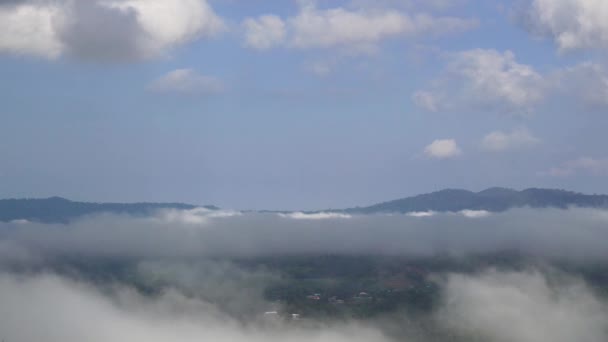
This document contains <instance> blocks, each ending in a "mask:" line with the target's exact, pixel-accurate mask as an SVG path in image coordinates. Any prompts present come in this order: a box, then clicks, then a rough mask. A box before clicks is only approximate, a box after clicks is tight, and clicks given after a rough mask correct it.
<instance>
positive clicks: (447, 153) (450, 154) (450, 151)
mask: <svg viewBox="0 0 608 342" xmlns="http://www.w3.org/2000/svg"><path fill="white" fill-rule="evenodd" d="M424 153H425V154H426V155H427V156H428V157H429V158H435V159H449V158H454V157H457V156H459V155H461V154H462V151H461V150H460V148H459V147H458V144H456V140H454V139H443V140H435V141H433V142H432V143H431V144H430V145H428V146H427V147H426V148H425V149H424Z"/></svg>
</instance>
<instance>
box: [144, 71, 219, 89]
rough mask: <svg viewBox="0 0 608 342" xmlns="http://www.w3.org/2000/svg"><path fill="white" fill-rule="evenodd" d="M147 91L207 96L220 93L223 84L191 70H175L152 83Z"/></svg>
mask: <svg viewBox="0 0 608 342" xmlns="http://www.w3.org/2000/svg"><path fill="white" fill-rule="evenodd" d="M148 90H150V91H153V92H159V93H173V94H183V95H209V94H216V93H220V92H222V91H223V90H224V84H223V83H222V81H221V80H219V79H217V78H215V77H212V76H205V75H201V74H199V73H198V72H196V71H194V70H192V69H177V70H173V71H171V72H169V73H167V74H166V75H163V76H162V77H160V78H159V79H157V80H155V81H154V82H152V83H151V84H150V85H149V86H148Z"/></svg>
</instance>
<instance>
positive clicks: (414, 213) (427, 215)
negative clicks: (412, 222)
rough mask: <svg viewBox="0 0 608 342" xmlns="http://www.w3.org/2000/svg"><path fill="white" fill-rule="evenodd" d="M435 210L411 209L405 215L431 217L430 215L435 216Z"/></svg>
mask: <svg viewBox="0 0 608 342" xmlns="http://www.w3.org/2000/svg"><path fill="white" fill-rule="evenodd" d="M435 214H436V213H435V212H434V211H413V212H411V213H407V214H406V215H407V216H411V217H431V216H435Z"/></svg>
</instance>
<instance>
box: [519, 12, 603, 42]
mask: <svg viewBox="0 0 608 342" xmlns="http://www.w3.org/2000/svg"><path fill="white" fill-rule="evenodd" d="M518 14H519V16H520V19H521V22H522V23H523V24H524V26H525V27H526V28H527V29H529V30H530V31H531V32H533V33H534V34H536V35H541V36H546V37H549V38H551V39H552V40H553V41H554V42H555V44H556V45H557V47H558V48H559V50H560V51H571V50H577V49H598V48H599V49H606V48H608V23H607V22H606V17H608V3H606V2H605V1H603V0H531V1H529V5H528V6H526V8H525V9H524V10H523V11H521V13H518Z"/></svg>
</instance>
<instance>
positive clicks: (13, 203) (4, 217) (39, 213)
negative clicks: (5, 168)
mask: <svg viewBox="0 0 608 342" xmlns="http://www.w3.org/2000/svg"><path fill="white" fill-rule="evenodd" d="M193 208H195V206H194V205H190V204H183V203H89V202H74V201H70V200H67V199H65V198H61V197H51V198H45V199H4V200H0V221H3V222H10V221H14V220H28V221H35V222H44V223H67V222H69V221H70V220H73V219H75V218H78V217H81V216H85V215H91V214H99V213H112V214H127V215H148V214H150V213H152V212H153V211H155V210H158V209H193ZM206 208H208V209H217V208H215V207H211V206H209V207H206Z"/></svg>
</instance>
